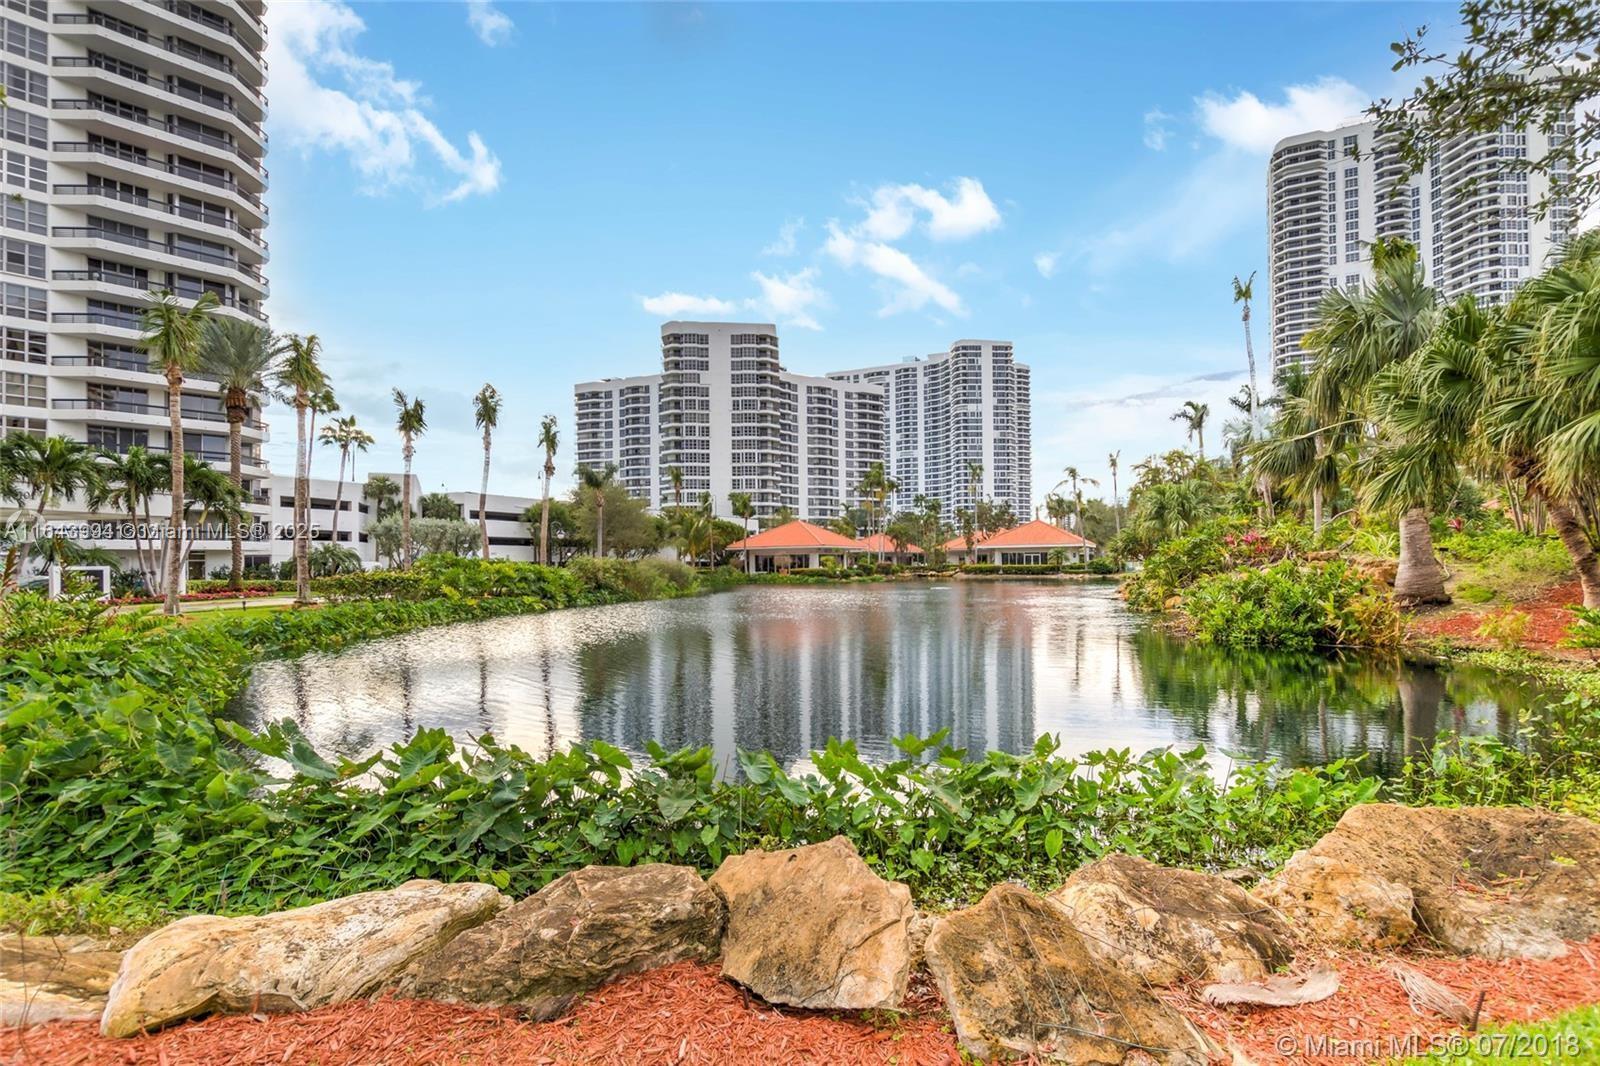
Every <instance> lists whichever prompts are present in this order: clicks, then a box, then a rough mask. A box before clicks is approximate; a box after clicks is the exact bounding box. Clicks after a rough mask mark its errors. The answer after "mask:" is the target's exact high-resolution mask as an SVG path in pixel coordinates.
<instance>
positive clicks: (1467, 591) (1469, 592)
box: [1455, 581, 1494, 603]
mask: <svg viewBox="0 0 1600 1066" xmlns="http://www.w3.org/2000/svg"><path fill="white" fill-rule="evenodd" d="M1455 597H1456V599H1458V600H1460V601H1462V602H1463V603H1488V602H1489V601H1490V600H1492V599H1494V589H1492V588H1490V587H1489V586H1488V585H1479V584H1476V583H1475V582H1471V581H1463V582H1462V583H1461V584H1459V585H1457V586H1456V591H1455Z"/></svg>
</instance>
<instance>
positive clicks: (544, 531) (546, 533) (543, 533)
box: [539, 468, 550, 566]
mask: <svg viewBox="0 0 1600 1066" xmlns="http://www.w3.org/2000/svg"><path fill="white" fill-rule="evenodd" d="M539 561H540V562H542V563H544V565H546V566H549V565H550V471H549V469H548V468H547V469H546V470H545V472H544V499H543V502H541V503H540V504H539Z"/></svg>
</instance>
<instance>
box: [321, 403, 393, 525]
mask: <svg viewBox="0 0 1600 1066" xmlns="http://www.w3.org/2000/svg"><path fill="white" fill-rule="evenodd" d="M321 440H322V443H323V444H332V445H334V446H335V447H337V448H338V449H339V480H338V481H336V482H335V483H334V489H333V529H332V530H331V531H330V534H331V535H330V541H331V543H334V544H337V543H338V542H339V511H340V509H341V508H342V507H343V506H344V468H345V464H346V463H349V465H350V476H351V477H352V478H354V477H355V476H356V464H355V454H354V453H356V452H364V451H366V450H367V449H368V448H370V447H371V446H372V445H373V444H375V443H377V439H376V438H375V437H373V435H372V434H371V433H368V432H367V431H366V430H364V429H362V428H361V427H360V426H359V425H358V424H357V423H356V416H355V415H346V416H345V417H343V418H335V419H334V420H333V421H332V422H330V423H328V424H327V425H325V426H323V427H322V434H321ZM384 480H388V479H387V478H385V479H384ZM390 484H391V485H392V484H393V482H390Z"/></svg>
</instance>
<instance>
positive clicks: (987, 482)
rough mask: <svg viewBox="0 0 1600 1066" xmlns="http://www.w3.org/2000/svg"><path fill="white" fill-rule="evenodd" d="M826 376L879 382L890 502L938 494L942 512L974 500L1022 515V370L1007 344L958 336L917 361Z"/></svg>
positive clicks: (1028, 442)
mask: <svg viewBox="0 0 1600 1066" xmlns="http://www.w3.org/2000/svg"><path fill="white" fill-rule="evenodd" d="M828 376H829V377H830V378H833V379H834V380H836V381H846V382H850V383H852V384H870V385H877V386H880V387H881V388H882V389H883V390H884V420H885V423H886V425H887V427H888V438H889V442H888V458H887V460H886V462H885V464H884V465H885V467H886V468H887V470H888V472H889V476H890V477H892V478H893V479H894V481H895V483H896V485H897V486H898V488H897V489H896V491H895V494H894V497H893V504H892V506H893V507H894V509H895V510H903V509H906V508H909V507H910V506H912V502H913V501H914V499H915V498H916V497H917V496H919V495H920V496H927V497H931V498H934V499H938V500H940V501H942V502H943V503H944V512H945V516H946V517H947V518H948V517H949V516H950V515H952V514H954V513H955V509H956V508H958V507H971V506H972V505H973V503H974V502H975V500H976V499H986V500H994V501H996V502H999V501H1006V502H1009V503H1010V504H1011V506H1012V508H1013V509H1014V510H1015V511H1016V513H1017V517H1018V518H1020V519H1022V520H1024V521H1026V520H1027V519H1028V518H1029V517H1030V510H1031V508H1032V506H1033V457H1032V448H1033V430H1032V425H1031V423H1030V401H1029V371H1028V367H1027V366H1025V365H1024V364H1022V363H1019V362H1017V361H1016V358H1015V356H1014V353H1013V352H1012V349H1011V345H1010V344H1009V343H1007V342H1005V341H979V340H961V341H956V342H955V343H954V344H952V345H951V346H950V350H949V351H948V352H940V353H938V354H935V355H930V356H928V357H927V358H925V359H908V360H906V361H904V362H901V363H891V364H888V365H885V366H874V367H868V368H866V369H864V370H840V371H836V372H834V373H831V374H829V375H828Z"/></svg>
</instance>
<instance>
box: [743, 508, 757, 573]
mask: <svg viewBox="0 0 1600 1066" xmlns="http://www.w3.org/2000/svg"><path fill="white" fill-rule="evenodd" d="M754 563H755V553H754V552H752V551H751V550H750V515H749V513H748V512H747V513H746V514H745V516H744V572H745V573H746V574H753V573H755V569H754V565H753V564H754Z"/></svg>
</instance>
